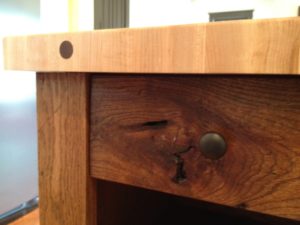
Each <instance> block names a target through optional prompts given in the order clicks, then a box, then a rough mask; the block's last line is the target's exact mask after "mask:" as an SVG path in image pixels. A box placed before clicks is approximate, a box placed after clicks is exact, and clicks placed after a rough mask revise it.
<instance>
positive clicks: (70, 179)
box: [37, 73, 97, 225]
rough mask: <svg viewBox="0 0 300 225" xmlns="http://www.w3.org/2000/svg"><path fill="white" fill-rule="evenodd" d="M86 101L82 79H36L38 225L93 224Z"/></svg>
mask: <svg viewBox="0 0 300 225" xmlns="http://www.w3.org/2000/svg"><path fill="white" fill-rule="evenodd" d="M88 96H89V77H88V75H87V74H82V73H73V74H70V73H38V74H37V110H38V148H39V196H40V221H41V222H40V224H41V225H96V224H97V216H96V210H97V203H96V201H97V198H96V182H95V181H94V180H92V179H91V178H90V176H89V166H88V164H89V152H88V150H89V143H88V140H89V138H88V136H89V133H88V130H89V129H88V126H89V123H88V120H89V119H88V118H89V115H88V114H89V98H88Z"/></svg>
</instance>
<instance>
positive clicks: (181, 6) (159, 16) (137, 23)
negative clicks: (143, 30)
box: [129, 0, 300, 27]
mask: <svg viewBox="0 0 300 225" xmlns="http://www.w3.org/2000/svg"><path fill="white" fill-rule="evenodd" d="M298 6H300V0H151V1H150V0H130V23H129V24H130V27H141V26H159V25H172V24H187V23H199V22H208V21H209V15H208V13H209V12H222V11H234V10H248V9H254V14H253V16H254V18H255V19H259V18H275V17H291V16H297V13H298Z"/></svg>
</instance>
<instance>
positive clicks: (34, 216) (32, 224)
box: [9, 209, 40, 225]
mask: <svg viewBox="0 0 300 225" xmlns="http://www.w3.org/2000/svg"><path fill="white" fill-rule="evenodd" d="M9 225H40V220H39V210H38V209H36V210H34V211H33V212H30V213H29V214H27V215H25V216H23V217H21V218H20V219H18V220H16V221H14V222H12V223H10V224H9Z"/></svg>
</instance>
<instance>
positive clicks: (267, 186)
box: [90, 75, 300, 220]
mask: <svg viewBox="0 0 300 225" xmlns="http://www.w3.org/2000/svg"><path fill="white" fill-rule="evenodd" d="M299 115H300V79H298V78H296V77H291V76H290V77H276V76H273V77H268V78H265V77H259V76H256V77H251V76H250V77H246V76H244V77H227V76H215V77H211V76H203V77H193V76H185V77H178V76H177V77H176V76H160V77H142V76H140V77H139V76H128V77H122V76H119V77H118V76H112V75H107V76H94V77H93V78H92V90H91V127H90V129H91V134H90V138H91V173H92V176H93V177H96V178H101V179H107V180H111V181H115V182H120V183H125V184H131V185H134V186H139V187H144V188H148V189H153V190H158V191H163V192H168V193H172V194H175V195H180V196H187V197H191V198H195V199H200V200H205V201H209V202H214V203H218V204H224V205H228V206H233V207H238V208H243V209H247V210H252V211H256V212H261V213H265V214H271V215H275V216H280V217H285V218H291V219H295V220H300V191H299V190H300V138H299V137H300V129H299V128H300V116H299ZM209 131H214V132H218V133H220V134H222V135H223V136H224V138H225V140H226V142H227V145H228V150H227V153H226V154H225V156H224V157H223V158H222V159H220V160H217V161H211V160H208V159H205V158H204V157H203V156H202V154H201V152H200V151H199V139H200V137H201V136H202V135H203V134H205V133H206V132H209ZM189 146H193V149H192V150H190V151H189V152H187V153H185V154H182V158H183V160H184V169H185V171H186V174H187V180H186V181H184V182H182V183H180V184H178V183H174V182H173V181H172V178H173V177H174V175H175V173H176V164H175V162H174V153H177V152H179V151H182V150H184V149H186V148H187V147H189Z"/></svg>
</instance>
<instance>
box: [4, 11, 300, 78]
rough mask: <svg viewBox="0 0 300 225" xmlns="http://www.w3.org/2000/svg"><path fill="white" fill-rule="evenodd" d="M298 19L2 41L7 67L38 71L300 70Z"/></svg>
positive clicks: (58, 35) (243, 71)
mask: <svg viewBox="0 0 300 225" xmlns="http://www.w3.org/2000/svg"><path fill="white" fill-rule="evenodd" d="M299 47H300V19H299V18H296V17H295V18H283V19H265V20H243V21H232V22H217V23H205V24H192V25H178V26H168V27H151V28H130V29H112V30H98V31H87V32H75V33H58V34H43V35H32V36H19V37H9V38H6V39H4V56H5V57H4V58H5V68H6V69H11V70H32V71H39V72H49V71H51V72H62V71H63V72H109V73H120V72H121V73H125V74H126V73H172V74H185V73H187V74H263V75H270V74H281V75H282V74H293V75H297V74H300V59H299V57H300V53H299Z"/></svg>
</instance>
